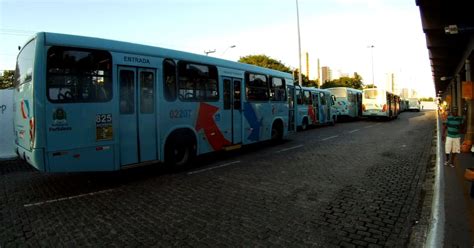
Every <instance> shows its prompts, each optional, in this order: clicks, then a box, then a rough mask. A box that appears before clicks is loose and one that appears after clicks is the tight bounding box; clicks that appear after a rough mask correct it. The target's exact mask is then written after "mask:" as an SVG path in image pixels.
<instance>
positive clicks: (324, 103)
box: [319, 92, 326, 105]
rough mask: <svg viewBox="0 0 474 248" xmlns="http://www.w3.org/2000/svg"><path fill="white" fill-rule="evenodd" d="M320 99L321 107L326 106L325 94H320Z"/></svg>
mask: <svg viewBox="0 0 474 248" xmlns="http://www.w3.org/2000/svg"><path fill="white" fill-rule="evenodd" d="M319 97H320V98H321V105H326V97H324V93H323V92H320V93H319Z"/></svg>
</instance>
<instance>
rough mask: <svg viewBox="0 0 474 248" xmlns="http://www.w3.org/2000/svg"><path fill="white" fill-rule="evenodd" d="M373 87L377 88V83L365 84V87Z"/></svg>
mask: <svg viewBox="0 0 474 248" xmlns="http://www.w3.org/2000/svg"><path fill="white" fill-rule="evenodd" d="M371 88H377V85H375V84H368V85H365V86H364V89H371Z"/></svg>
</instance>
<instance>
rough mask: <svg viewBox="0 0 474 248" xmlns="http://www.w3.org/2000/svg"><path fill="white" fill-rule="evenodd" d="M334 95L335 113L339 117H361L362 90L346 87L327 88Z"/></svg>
mask: <svg viewBox="0 0 474 248" xmlns="http://www.w3.org/2000/svg"><path fill="white" fill-rule="evenodd" d="M328 90H329V91H331V93H332V94H333V95H334V96H335V97H336V104H335V105H334V106H335V108H336V109H337V115H338V119H339V118H358V117H362V90H356V89H353V88H347V87H335V88H328Z"/></svg>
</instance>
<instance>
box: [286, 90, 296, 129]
mask: <svg viewBox="0 0 474 248" xmlns="http://www.w3.org/2000/svg"><path fill="white" fill-rule="evenodd" d="M287 91H288V131H292V132H294V131H296V125H295V121H296V116H295V110H296V104H295V97H296V96H295V87H294V86H293V85H288V87H287Z"/></svg>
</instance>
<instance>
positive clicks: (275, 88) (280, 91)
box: [270, 77, 286, 101]
mask: <svg viewBox="0 0 474 248" xmlns="http://www.w3.org/2000/svg"><path fill="white" fill-rule="evenodd" d="M285 93H286V92H285V81H284V80H283V79H281V78H275V77H273V78H272V87H271V88H270V97H271V99H272V101H285V100H286V94H285Z"/></svg>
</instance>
